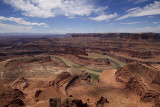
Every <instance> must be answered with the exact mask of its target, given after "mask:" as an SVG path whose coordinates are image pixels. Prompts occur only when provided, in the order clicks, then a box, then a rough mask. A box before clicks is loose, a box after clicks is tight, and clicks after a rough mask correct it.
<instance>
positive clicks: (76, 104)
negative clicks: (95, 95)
mask: <svg viewBox="0 0 160 107" xmlns="http://www.w3.org/2000/svg"><path fill="white" fill-rule="evenodd" d="M49 107H88V105H87V103H83V102H82V100H78V99H75V98H69V97H68V98H63V99H61V98H51V99H50V100H49Z"/></svg>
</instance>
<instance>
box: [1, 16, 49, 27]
mask: <svg viewBox="0 0 160 107" xmlns="http://www.w3.org/2000/svg"><path fill="white" fill-rule="evenodd" d="M0 20H1V21H13V22H16V23H18V24H22V25H35V26H44V27H47V24H45V23H33V22H27V21H25V20H23V19H22V18H15V17H3V16H0Z"/></svg>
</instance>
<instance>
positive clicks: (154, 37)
mask: <svg viewBox="0 0 160 107" xmlns="http://www.w3.org/2000/svg"><path fill="white" fill-rule="evenodd" d="M159 35H160V34H159V33H139V34H138V33H104V34H100V33H99V34H98V33H95V34H71V37H99V38H107V39H133V40H139V39H146V40H149V39H150V40H157V39H158V40H160V36H159Z"/></svg>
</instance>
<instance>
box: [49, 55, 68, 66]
mask: <svg viewBox="0 0 160 107" xmlns="http://www.w3.org/2000/svg"><path fill="white" fill-rule="evenodd" d="M51 57H53V58H55V59H58V60H60V61H61V62H62V63H63V64H64V65H65V66H66V67H69V66H68V65H67V64H66V63H65V62H64V61H63V60H62V59H61V58H59V57H56V56H51Z"/></svg>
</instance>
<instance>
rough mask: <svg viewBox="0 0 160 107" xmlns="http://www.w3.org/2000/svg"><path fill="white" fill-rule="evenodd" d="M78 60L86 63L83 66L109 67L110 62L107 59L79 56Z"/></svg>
mask: <svg viewBox="0 0 160 107" xmlns="http://www.w3.org/2000/svg"><path fill="white" fill-rule="evenodd" d="M78 58H79V59H80V61H81V62H84V64H83V65H86V64H87V65H89V64H94V65H102V66H104V65H109V64H110V62H109V60H108V59H107V58H96V59H93V58H87V57H83V56H78Z"/></svg>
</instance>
